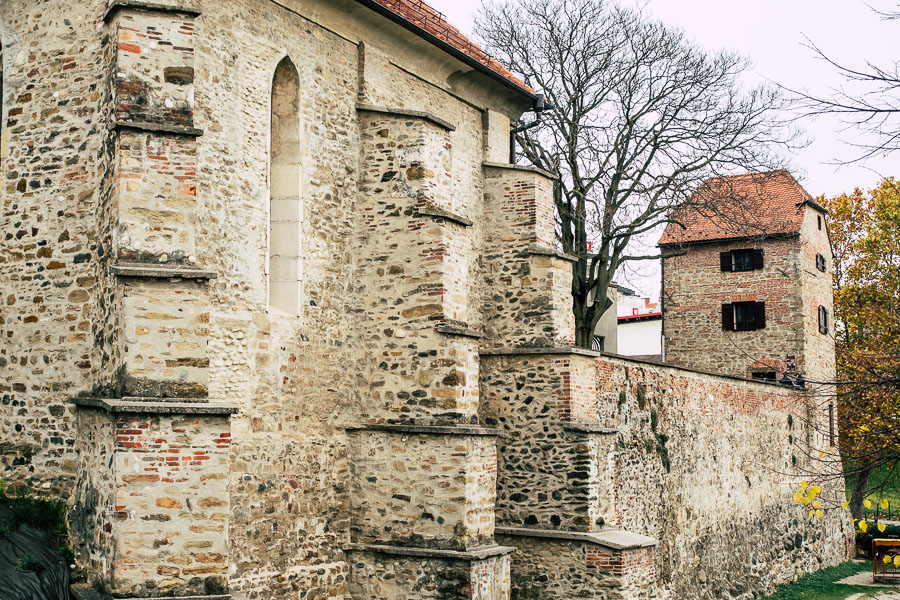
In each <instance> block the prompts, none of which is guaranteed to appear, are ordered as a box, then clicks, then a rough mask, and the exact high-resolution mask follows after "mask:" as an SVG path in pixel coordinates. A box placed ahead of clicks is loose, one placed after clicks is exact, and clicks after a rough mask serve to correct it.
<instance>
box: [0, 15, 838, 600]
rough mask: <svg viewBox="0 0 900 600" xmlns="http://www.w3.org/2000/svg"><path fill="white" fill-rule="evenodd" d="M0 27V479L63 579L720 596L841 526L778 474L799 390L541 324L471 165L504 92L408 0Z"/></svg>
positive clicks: (821, 550)
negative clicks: (596, 343)
mask: <svg viewBox="0 0 900 600" xmlns="http://www.w3.org/2000/svg"><path fill="white" fill-rule="evenodd" d="M0 48H2V58H0V65H2V73H0V81H2V93H0V100H2V102H0V115H2V119H0V121H2V130H0V206H2V212H0V240H2V241H0V244H2V246H0V290H2V302H0V373H2V378H0V400H2V403H0V469H2V471H0V476H2V477H3V478H4V479H5V480H7V481H8V482H9V483H10V486H11V487H12V488H13V489H15V488H20V489H27V490H31V491H33V492H35V493H40V494H52V495H56V496H59V497H62V498H65V499H66V500H67V501H68V502H69V505H70V511H69V514H68V521H69V530H70V534H71V538H72V540H71V543H72V545H73V549H74V551H75V553H76V556H77V559H76V560H77V562H78V563H79V565H80V566H81V567H83V569H84V570H85V572H86V573H87V574H88V577H89V579H90V583H91V584H92V585H93V586H94V587H96V588H98V589H101V590H103V591H104V592H105V593H106V594H108V595H110V596H113V597H118V598H136V597H143V598H148V597H161V596H166V597H185V596H193V597H196V596H206V597H209V598H217V599H221V598H228V597H231V598H234V599H235V600H244V599H251V598H273V599H292V600H293V599H301V598H302V599H308V600H311V599H313V598H315V599H316V600H351V599H352V600H375V599H379V600H510V598H513V597H514V598H518V599H537V598H540V599H542V600H548V599H556V600H568V599H571V598H576V597H577V598H598V599H600V598H603V599H606V598H623V599H631V598H634V599H637V598H641V599H645V598H651V597H654V598H666V597H675V598H746V597H747V590H771V589H773V587H774V586H775V585H777V584H779V583H782V582H785V581H789V580H792V579H794V578H796V577H798V576H800V575H801V574H803V573H805V572H808V571H810V570H813V569H816V568H819V566H820V565H822V564H833V563H836V562H838V561H839V560H841V559H842V557H843V556H844V555H845V553H846V549H847V545H846V543H847V539H848V538H847V535H848V532H849V529H848V527H847V525H846V523H845V522H846V519H845V516H844V515H842V513H841V511H840V510H835V511H833V512H829V513H828V515H827V517H826V518H825V519H824V520H822V521H814V522H810V521H809V520H808V519H807V518H806V517H805V516H804V514H803V513H801V512H798V511H797V509H796V507H794V506H793V505H792V504H791V492H792V488H793V487H794V486H795V485H796V484H797V483H798V482H799V480H800V479H801V478H803V477H804V476H805V474H806V473H807V472H808V471H805V470H804V469H805V468H809V467H810V465H809V464H807V459H806V458H805V457H806V456H808V454H801V453H799V452H797V451H795V449H794V448H793V445H794V444H796V440H797V439H799V438H800V437H801V432H800V431H799V430H800V429H804V428H808V427H811V426H812V425H810V424H809V421H808V420H806V419H800V418H799V415H802V414H807V408H808V403H809V400H808V398H806V397H805V396H804V395H803V394H802V393H800V392H798V391H796V390H792V389H786V388H784V387H782V386H777V385H771V384H768V383H766V382H754V381H748V380H739V379H735V378H733V377H726V376H718V375H711V374H707V373H699V372H695V371H692V370H689V369H681V368H674V367H668V366H662V365H652V364H645V363H641V362H639V361H628V360H623V359H620V358H614V357H607V356H604V355H602V354H600V353H598V352H592V351H588V350H582V349H577V348H573V347H572V346H573V340H574V319H573V316H572V310H571V297H570V288H571V267H570V260H571V257H569V256H566V255H562V254H560V253H558V252H557V251H556V247H555V237H554V218H553V201H552V188H553V179H552V176H551V175H550V174H548V173H545V172H542V171H539V170H535V169H531V168H527V167H522V166H517V165H511V164H507V163H506V162H505V160H507V158H508V142H509V130H510V126H511V123H512V122H515V121H517V120H518V119H519V118H520V116H521V115H522V114H523V112H526V111H529V110H531V109H533V108H534V107H535V104H536V102H537V101H538V96H537V95H536V94H535V92H534V90H531V89H530V88H529V87H528V86H526V85H525V84H524V83H522V82H521V81H519V80H518V79H516V78H515V77H514V76H513V75H511V74H510V73H509V72H507V71H505V70H504V69H502V68H501V67H500V66H499V65H498V64H497V63H496V62H494V61H492V60H491V59H490V58H489V57H488V56H487V55H485V54H484V53H483V52H482V51H481V50H479V49H478V48H477V47H475V46H474V45H472V44H471V42H469V41H468V40H467V39H465V37H463V36H462V35H460V34H459V32H458V31H456V30H455V29H453V28H452V27H451V26H450V25H449V24H447V23H446V21H445V20H444V19H443V18H442V17H441V15H439V14H438V13H436V12H435V11H433V10H432V9H430V8H429V7H428V6H426V5H424V4H422V3H421V2H420V1H419V0H278V1H276V0H229V1H228V2H222V1H220V0H194V1H188V0H182V1H181V2H177V3H176V2H169V1H168V0H165V1H162V0H160V1H158V2H144V1H138V0H84V1H82V2H78V3H73V2H71V1H64V0H42V1H35V0H4V1H3V2H2V3H0ZM810 454H812V453H810ZM798 456H799V460H798V459H797V457H798ZM792 457H793V458H792ZM713 458H714V459H715V460H713ZM823 487H825V488H826V490H825V492H824V496H826V497H829V498H832V499H834V498H837V497H838V496H840V495H841V494H842V493H843V488H842V487H840V486H831V487H829V486H826V485H825V484H824V483H823ZM736 514H739V515H740V518H738V519H736V518H735V515H736ZM698 582H701V583H698ZM698 588H699V591H698Z"/></svg>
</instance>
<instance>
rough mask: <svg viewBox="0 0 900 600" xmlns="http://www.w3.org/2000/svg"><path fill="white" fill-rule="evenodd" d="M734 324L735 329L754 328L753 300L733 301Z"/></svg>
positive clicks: (747, 329) (754, 311) (754, 312)
mask: <svg viewBox="0 0 900 600" xmlns="http://www.w3.org/2000/svg"><path fill="white" fill-rule="evenodd" d="M734 325H735V327H734V328H735V329H736V330H737V331H749V330H751V329H756V309H755V307H754V303H753V302H735V303H734Z"/></svg>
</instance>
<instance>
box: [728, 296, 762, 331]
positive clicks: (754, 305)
mask: <svg viewBox="0 0 900 600" xmlns="http://www.w3.org/2000/svg"><path fill="white" fill-rule="evenodd" d="M765 326H766V303H765V302H735V303H733V304H723V305H722V329H724V330H726V331H752V330H754V329H764V328H765Z"/></svg>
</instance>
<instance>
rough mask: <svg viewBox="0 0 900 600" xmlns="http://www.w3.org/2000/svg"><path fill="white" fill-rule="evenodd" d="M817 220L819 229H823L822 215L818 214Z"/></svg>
mask: <svg viewBox="0 0 900 600" xmlns="http://www.w3.org/2000/svg"><path fill="white" fill-rule="evenodd" d="M816 221H818V223H819V229H820V230H821V229H822V215H816Z"/></svg>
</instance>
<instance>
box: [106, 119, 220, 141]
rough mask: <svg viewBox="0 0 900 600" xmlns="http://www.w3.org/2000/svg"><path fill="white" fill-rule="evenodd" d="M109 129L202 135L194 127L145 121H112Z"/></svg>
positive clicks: (191, 135)
mask: <svg viewBox="0 0 900 600" xmlns="http://www.w3.org/2000/svg"><path fill="white" fill-rule="evenodd" d="M109 128H110V129H112V130H115V131H120V130H122V129H137V130H138V131H149V132H152V133H171V134H173V135H184V136H187V137H200V136H201V135H203V130H202V129H197V128H196V127H184V126H183V125H165V124H162V123H148V122H146V121H113V122H112V124H111V125H110V126H109Z"/></svg>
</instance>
